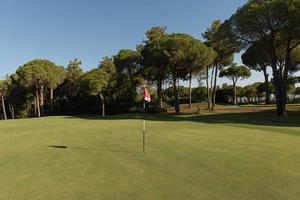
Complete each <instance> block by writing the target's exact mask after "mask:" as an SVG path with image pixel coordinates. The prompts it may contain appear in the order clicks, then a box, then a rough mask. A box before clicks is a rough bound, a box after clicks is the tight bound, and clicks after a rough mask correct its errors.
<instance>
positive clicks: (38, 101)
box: [35, 88, 41, 117]
mask: <svg viewBox="0 0 300 200" xmlns="http://www.w3.org/2000/svg"><path fill="white" fill-rule="evenodd" d="M39 99H40V97H39V91H38V88H36V89H35V100H36V102H35V104H36V109H37V117H41V110H40V100H39Z"/></svg>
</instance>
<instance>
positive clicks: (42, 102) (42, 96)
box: [40, 86, 44, 116]
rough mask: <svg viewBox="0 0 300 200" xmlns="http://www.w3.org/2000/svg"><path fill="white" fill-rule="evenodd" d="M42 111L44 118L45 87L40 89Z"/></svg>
mask: <svg viewBox="0 0 300 200" xmlns="http://www.w3.org/2000/svg"><path fill="white" fill-rule="evenodd" d="M40 111H41V116H44V86H41V88H40Z"/></svg>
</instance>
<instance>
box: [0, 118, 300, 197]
mask: <svg viewBox="0 0 300 200" xmlns="http://www.w3.org/2000/svg"><path fill="white" fill-rule="evenodd" d="M147 117H148V120H147V153H146V154H143V153H142V146H141V144H142V141H141V139H142V137H141V128H142V121H141V120H140V119H139V118H140V116H139V115H132V114H131V115H121V116H114V117H110V118H106V119H101V118H97V117H64V116H61V117H45V118H41V119H26V120H16V121H5V122H4V121H1V122H0V180H1V181H0V199H12V200H15V199H22V200H26V199H28V200H29V199H30V200H36V199H64V200H69V199H70V200H71V199H72V200H73V199H78V200H79V199H80V200H82V199H105V200H107V199H114V200H116V199H130V200H133V199H139V200H140V199H143V200H147V199H149V200H154V199H189V200H190V199H195V200H199V199H205V200H206V199H223V200H224V199H228V200H234V199H237V200H239V199H243V200H247V199H267V200H269V199H272V200H276V199H278V200H284V199H287V200H291V199H295V200H298V199H300V190H299V188H300V157H299V155H300V114H299V113H297V112H295V113H290V116H289V117H288V118H286V119H282V118H277V117H275V116H274V115H273V114H272V113H258V114H257V113H223V114H210V115H200V116H196V115H179V116H173V115H148V116H147ZM63 146H65V147H67V148H60V147H63Z"/></svg>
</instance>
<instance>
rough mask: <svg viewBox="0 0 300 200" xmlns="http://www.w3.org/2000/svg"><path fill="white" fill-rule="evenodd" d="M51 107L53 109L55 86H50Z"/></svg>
mask: <svg viewBox="0 0 300 200" xmlns="http://www.w3.org/2000/svg"><path fill="white" fill-rule="evenodd" d="M50 109H51V111H53V88H50Z"/></svg>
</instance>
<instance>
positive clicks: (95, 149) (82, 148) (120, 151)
mask: <svg viewBox="0 0 300 200" xmlns="http://www.w3.org/2000/svg"><path fill="white" fill-rule="evenodd" d="M46 147H49V148H56V149H74V150H82V151H97V152H112V153H141V152H142V150H141V151H126V150H111V149H97V148H87V147H74V146H65V145H47V146H46Z"/></svg>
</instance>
